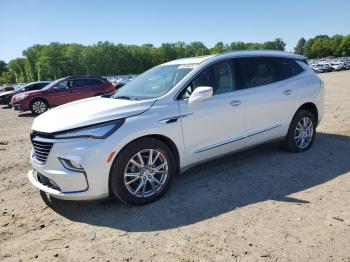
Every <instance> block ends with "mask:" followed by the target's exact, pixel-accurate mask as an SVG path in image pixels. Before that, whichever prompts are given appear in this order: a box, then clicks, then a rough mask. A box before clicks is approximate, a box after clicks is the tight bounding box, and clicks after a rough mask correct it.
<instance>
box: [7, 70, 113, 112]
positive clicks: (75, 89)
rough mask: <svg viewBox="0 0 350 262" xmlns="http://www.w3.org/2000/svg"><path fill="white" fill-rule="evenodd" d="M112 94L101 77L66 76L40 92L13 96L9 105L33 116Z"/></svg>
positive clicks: (110, 87) (108, 85)
mask: <svg viewBox="0 0 350 262" xmlns="http://www.w3.org/2000/svg"><path fill="white" fill-rule="evenodd" d="M112 92H115V88H114V86H113V85H112V84H111V83H109V82H108V81H107V80H106V79H104V78H102V77H99V76H68V77H65V78H61V79H58V80H56V81H54V82H52V83H51V84H49V85H47V86H46V87H44V88H43V89H41V90H36V91H29V92H24V93H21V94H18V95H15V96H13V97H12V101H11V103H12V106H13V108H14V109H16V110H21V111H27V110H31V111H32V112H33V113H34V114H41V113H44V112H45V111H47V110H48V109H49V108H50V107H54V106H59V105H62V104H65V103H69V102H72V101H75V100H79V99H83V98H88V97H93V96H99V95H103V94H108V93H112Z"/></svg>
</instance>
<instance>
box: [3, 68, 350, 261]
mask: <svg viewBox="0 0 350 262" xmlns="http://www.w3.org/2000/svg"><path fill="white" fill-rule="evenodd" d="M321 77H322V79H323V80H324V81H325V83H326V109H325V116H324V120H323V122H322V124H321V125H320V126H319V127H318V135H317V138H316V141H315V144H314V147H313V148H312V149H311V150H310V151H308V152H306V153H303V154H291V153H287V152H285V151H283V150H281V149H280V147H279V144H276V143H274V144H269V145H265V146H262V147H259V148H256V149H252V150H249V151H246V152H241V153H238V154H235V155H232V156H229V157H225V158H223V159H219V160H216V161H213V162H210V163H208V164H205V165H201V166H198V167H196V168H193V169H191V170H190V171H188V172H186V173H185V174H183V175H181V176H180V177H178V179H177V181H176V183H175V184H174V186H173V187H172V188H171V190H170V191H169V192H168V194H167V195H166V196H165V197H164V198H162V199H161V200H160V201H158V202H156V203H153V204H150V205H146V206H142V207H126V206H124V205H122V204H121V203H113V202H108V201H103V202H97V203H96V202H80V203H79V202H64V201H59V200H50V201H49V202H48V199H45V198H42V196H41V195H40V194H39V192H38V191H37V190H36V189H35V188H34V187H33V186H31V185H30V184H29V182H28V181H27V178H26V172H27V171H28V170H29V169H30V164H29V160H28V156H29V152H30V141H29V131H30V125H31V122H32V120H33V117H32V116H31V115H30V114H27V113H25V114H21V115H18V113H17V112H14V111H12V110H9V109H2V108H0V260H9V261H18V260H25V261H27V260H41V261H43V260H45V261H51V260H53V261H62V260H68V261H86V260H92V261H94V260H96V261H106V260H111V261H119V260H122V261H166V260H167V261H179V260H181V261H199V260H200V261H206V260H209V261H214V260H215V261H227V260H229V261H247V260H248V261H350V72H349V71H347V72H339V73H330V74H323V75H321ZM44 200H46V202H45V201H44ZM46 203H49V204H50V206H48V205H47V204H46Z"/></svg>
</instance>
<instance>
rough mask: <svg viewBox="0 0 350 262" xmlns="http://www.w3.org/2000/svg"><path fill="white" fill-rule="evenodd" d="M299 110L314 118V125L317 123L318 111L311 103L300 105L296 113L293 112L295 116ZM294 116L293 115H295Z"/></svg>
mask: <svg viewBox="0 0 350 262" xmlns="http://www.w3.org/2000/svg"><path fill="white" fill-rule="evenodd" d="M300 110H306V111H309V112H310V113H311V114H312V115H313V116H314V117H315V120H316V123H318V117H319V116H318V109H317V106H316V105H315V104H314V103H312V102H306V103H304V104H302V105H301V106H300V107H299V108H298V109H297V111H296V112H295V114H296V113H297V112H298V111H300ZM295 114H294V115H295Z"/></svg>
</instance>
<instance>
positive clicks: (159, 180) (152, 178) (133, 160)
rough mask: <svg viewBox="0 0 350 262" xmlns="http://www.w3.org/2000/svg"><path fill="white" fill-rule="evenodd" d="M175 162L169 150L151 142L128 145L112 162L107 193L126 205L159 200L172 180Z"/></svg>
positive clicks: (155, 140)
mask: <svg viewBox="0 0 350 262" xmlns="http://www.w3.org/2000/svg"><path fill="white" fill-rule="evenodd" d="M175 172H176V168H175V158H174V156H173V154H172V153H171V151H170V149H169V148H168V147H167V146H166V145H165V144H164V143H162V142H161V141H159V140H157V139H154V138H142V139H139V140H136V141H134V142H131V143H130V144H129V145H127V146H126V148H125V149H123V150H122V151H121V152H120V153H119V156H117V158H116V159H115V160H114V162H113V165H112V169H111V177H110V190H111V192H112V193H113V195H114V196H116V197H117V198H119V199H120V200H121V201H122V202H124V203H126V204H129V205H142V204H147V203H150V202H153V201H155V200H157V199H159V198H160V197H161V196H162V195H163V194H164V193H165V192H166V191H167V190H168V189H169V187H170V185H171V183H172V181H173V178H174V177H175Z"/></svg>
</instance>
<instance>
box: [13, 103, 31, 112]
mask: <svg viewBox="0 0 350 262" xmlns="http://www.w3.org/2000/svg"><path fill="white" fill-rule="evenodd" d="M12 108H13V110H19V111H27V110H26V109H25V108H23V106H22V105H21V104H18V103H17V104H16V103H14V104H13V105H12Z"/></svg>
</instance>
